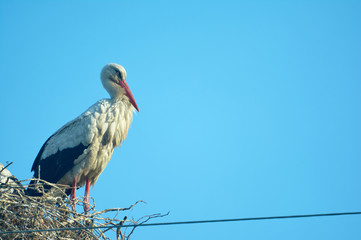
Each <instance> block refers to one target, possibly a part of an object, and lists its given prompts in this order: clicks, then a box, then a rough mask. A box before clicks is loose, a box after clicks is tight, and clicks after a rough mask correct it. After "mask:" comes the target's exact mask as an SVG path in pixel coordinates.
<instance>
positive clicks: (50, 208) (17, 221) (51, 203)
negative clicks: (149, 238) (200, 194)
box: [0, 168, 167, 240]
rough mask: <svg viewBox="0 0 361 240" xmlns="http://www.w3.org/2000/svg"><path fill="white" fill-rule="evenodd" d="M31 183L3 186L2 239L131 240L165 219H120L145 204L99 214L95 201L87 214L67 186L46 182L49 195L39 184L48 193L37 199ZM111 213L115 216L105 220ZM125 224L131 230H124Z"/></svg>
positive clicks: (0, 207) (0, 200) (0, 208)
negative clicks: (29, 192)
mask: <svg viewBox="0 0 361 240" xmlns="http://www.w3.org/2000/svg"><path fill="white" fill-rule="evenodd" d="M0 171H1V168H0ZM28 181H29V180H24V181H18V180H17V179H16V178H15V177H9V179H8V180H7V181H5V182H4V181H1V183H0V239H110V238H109V236H110V235H112V236H114V235H113V234H115V235H116V239H122V240H123V239H124V240H128V239H129V237H130V236H131V235H132V233H133V232H134V230H135V228H136V227H137V226H139V225H141V224H143V223H145V222H147V221H148V220H150V219H152V218H156V217H162V216H165V215H161V214H153V215H148V216H144V217H142V218H140V219H138V220H134V219H131V220H127V217H124V218H122V219H118V218H117V216H118V214H119V213H120V212H123V211H127V210H130V209H131V208H133V207H134V206H135V205H137V204H138V203H140V202H143V201H138V202H136V203H134V204H133V205H131V206H130V207H127V208H112V209H105V210H102V211H96V210H95V203H94V199H93V201H92V204H90V211H89V213H88V215H84V214H82V213H78V212H77V211H76V210H75V209H74V206H78V209H83V206H82V205H83V202H82V201H81V200H80V199H77V200H75V201H73V200H70V198H69V197H68V196H67V195H66V193H65V190H66V188H64V186H61V185H55V184H51V183H47V182H45V183H46V184H48V185H51V186H52V191H49V192H45V191H44V188H43V187H42V186H43V184H37V188H38V190H39V191H42V192H43V193H44V194H43V195H42V196H39V197H33V196H28V195H27V194H26V191H25V187H27V186H26V185H23V184H22V183H23V182H28ZM39 181H40V182H44V181H41V180H39ZM67 187H69V186H67ZM109 212H113V214H114V215H115V216H114V217H113V218H109V217H104V215H109V214H107V213H109ZM166 215H167V214H166ZM125 225H127V226H128V227H127V228H124V227H123V226H125ZM108 231H109V232H108ZM106 232H108V233H106ZM111 232H114V233H113V234H112V233H111Z"/></svg>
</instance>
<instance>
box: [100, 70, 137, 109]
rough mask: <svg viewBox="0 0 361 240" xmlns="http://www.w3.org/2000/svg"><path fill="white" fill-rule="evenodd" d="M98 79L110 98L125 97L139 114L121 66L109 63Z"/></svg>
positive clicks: (125, 73)
mask: <svg viewBox="0 0 361 240" xmlns="http://www.w3.org/2000/svg"><path fill="white" fill-rule="evenodd" d="M100 77H101V80H102V84H103V86H104V88H105V89H106V90H107V91H108V93H109V95H110V97H111V98H120V97H122V96H127V97H128V99H129V102H130V103H131V104H132V105H133V107H134V108H135V109H137V111H138V112H139V108H138V106H137V103H136V102H135V100H134V97H133V94H132V92H131V91H130V89H129V86H128V84H127V82H126V81H125V79H126V78H127V72H126V71H125V69H124V68H123V67H122V66H120V65H119V64H116V63H109V64H107V65H105V67H104V68H103V70H102V72H101V75H100Z"/></svg>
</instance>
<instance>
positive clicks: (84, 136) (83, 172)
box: [28, 63, 139, 213]
mask: <svg viewBox="0 0 361 240" xmlns="http://www.w3.org/2000/svg"><path fill="white" fill-rule="evenodd" d="M125 79H126V72H125V70H124V68H123V67H122V66H120V65H118V64H114V63H111V64H108V65H106V66H105V67H104V68H103V70H102V73H101V80H102V84H103V86H104V88H105V89H106V90H107V91H108V93H109V94H110V96H111V98H110V99H102V100H100V101H98V102H97V103H95V104H94V105H93V106H91V107H90V108H89V109H88V110H86V111H85V112H84V113H83V114H81V115H80V116H79V117H77V118H76V119H74V120H72V121H70V122H69V123H67V124H65V125H64V126H63V127H62V128H60V129H59V130H58V131H57V132H55V133H54V134H53V135H52V136H51V137H50V138H49V139H48V140H47V141H46V142H45V144H44V145H43V147H42V148H41V150H40V152H39V154H38V156H37V158H36V159H35V162H34V164H33V167H32V171H34V177H35V178H41V179H44V180H46V181H48V182H52V183H59V184H64V185H71V186H72V188H73V189H72V198H75V190H76V188H77V187H81V186H83V185H84V184H86V191H85V195H86V198H85V200H87V194H89V186H90V184H91V185H94V184H95V183H96V181H97V179H98V177H99V175H100V174H101V173H102V172H103V170H104V168H105V167H106V165H107V164H108V162H109V160H110V158H111V157H112V154H113V150H114V148H115V147H118V146H119V145H120V144H121V143H122V142H123V141H124V139H125V137H126V136H127V133H128V129H129V126H130V123H131V120H132V116H133V112H134V110H135V109H136V110H138V106H137V104H136V102H135V100H134V97H133V95H132V93H131V91H130V90H129V87H128V85H127V83H126V81H125ZM138 111H139V110H138ZM32 183H35V180H33V181H32ZM28 192H29V194H31V195H37V194H36V193H34V191H33V190H32V189H31V188H29V190H28ZM68 193H70V191H68ZM84 210H85V213H87V209H86V206H84Z"/></svg>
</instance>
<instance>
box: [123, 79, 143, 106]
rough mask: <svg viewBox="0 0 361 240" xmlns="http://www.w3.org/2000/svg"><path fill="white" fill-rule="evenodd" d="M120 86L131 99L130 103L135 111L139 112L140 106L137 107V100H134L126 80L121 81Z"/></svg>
mask: <svg viewBox="0 0 361 240" xmlns="http://www.w3.org/2000/svg"><path fill="white" fill-rule="evenodd" d="M119 85H120V86H121V87H122V88H124V90H125V95H127V97H128V98H129V102H130V103H131V104H132V105H133V107H134V108H135V109H137V111H138V112H139V108H138V106H137V103H136V102H135V100H134V97H133V94H132V92H131V91H130V89H129V86H128V84H127V82H126V81H125V80H123V81H120V82H119Z"/></svg>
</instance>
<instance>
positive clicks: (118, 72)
mask: <svg viewBox="0 0 361 240" xmlns="http://www.w3.org/2000/svg"><path fill="white" fill-rule="evenodd" d="M117 75H118V78H119V80H120V81H123V76H122V73H121V72H120V71H117Z"/></svg>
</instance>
